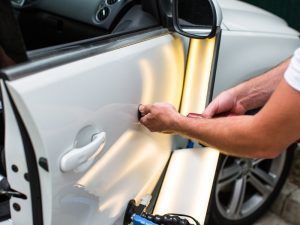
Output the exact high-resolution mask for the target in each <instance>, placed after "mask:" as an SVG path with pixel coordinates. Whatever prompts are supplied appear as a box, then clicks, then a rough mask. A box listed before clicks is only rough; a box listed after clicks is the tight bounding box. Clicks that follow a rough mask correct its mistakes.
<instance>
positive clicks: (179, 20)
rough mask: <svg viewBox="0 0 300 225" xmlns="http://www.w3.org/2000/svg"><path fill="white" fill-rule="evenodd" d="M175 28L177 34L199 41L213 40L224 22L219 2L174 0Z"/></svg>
mask: <svg viewBox="0 0 300 225" xmlns="http://www.w3.org/2000/svg"><path fill="white" fill-rule="evenodd" d="M172 4H173V5H172V10H173V12H172V14H173V26H174V29H175V31H176V32H177V33H179V34H181V35H184V36H187V37H190V38H197V39H204V38H211V37H214V36H215V34H216V30H217V28H218V27H220V24H221V21H222V11H221V9H220V6H219V5H218V3H217V0H173V3H172Z"/></svg>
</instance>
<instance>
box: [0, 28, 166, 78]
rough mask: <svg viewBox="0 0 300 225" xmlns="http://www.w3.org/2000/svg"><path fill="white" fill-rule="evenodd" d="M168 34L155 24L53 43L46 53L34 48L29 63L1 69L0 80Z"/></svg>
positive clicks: (30, 73)
mask: <svg viewBox="0 0 300 225" xmlns="http://www.w3.org/2000/svg"><path fill="white" fill-rule="evenodd" d="M168 33H170V32H169V31H168V30H167V29H165V28H163V27H155V28H148V29H143V30H139V31H134V32H128V33H125V34H124V33H122V34H110V35H106V36H102V37H97V38H92V39H87V40H83V41H78V42H72V43H68V44H65V45H59V46H54V47H50V48H46V49H44V52H43V49H39V50H35V51H36V52H34V51H32V52H29V55H30V56H31V57H32V58H31V59H30V60H29V61H28V62H24V63H21V64H18V65H15V66H11V67H9V68H5V69H2V70H0V79H3V80H7V81H14V80H17V79H21V78H24V77H27V76H30V75H32V74H34V73H37V72H41V71H43V70H46V69H51V68H54V67H57V66H60V65H63V64H67V63H70V62H73V61H77V60H80V59H84V58H88V57H91V56H94V55H98V54H102V53H105V52H109V51H113V50H116V49H119V48H123V47H126V46H129V45H133V44H137V43H140V42H143V41H146V40H149V39H153V38H157V37H159V36H163V35H166V34H168Z"/></svg>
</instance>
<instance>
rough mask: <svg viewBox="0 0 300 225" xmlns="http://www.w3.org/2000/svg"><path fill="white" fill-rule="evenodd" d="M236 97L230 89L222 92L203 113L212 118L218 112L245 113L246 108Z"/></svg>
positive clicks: (218, 113)
mask: <svg viewBox="0 0 300 225" xmlns="http://www.w3.org/2000/svg"><path fill="white" fill-rule="evenodd" d="M238 97H239V96H238V94H237V93H235V92H234V91H233V90H232V89H231V90H227V91H224V92H222V93H221V94H219V95H218V96H217V97H216V98H215V99H214V100H213V101H212V102H211V103H210V104H209V105H208V106H207V107H206V109H205V110H204V112H203V115H204V116H205V117H208V118H212V117H215V116H218V115H220V114H237V115H242V114H245V112H246V111H247V110H246V109H245V107H244V106H243V105H242V103H241V102H240V101H239V100H238Z"/></svg>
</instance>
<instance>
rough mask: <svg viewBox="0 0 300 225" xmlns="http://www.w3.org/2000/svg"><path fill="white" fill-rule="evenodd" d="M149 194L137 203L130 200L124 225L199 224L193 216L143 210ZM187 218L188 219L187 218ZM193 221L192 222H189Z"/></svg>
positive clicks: (149, 196) (148, 201)
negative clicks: (157, 213) (162, 213)
mask: <svg viewBox="0 0 300 225" xmlns="http://www.w3.org/2000/svg"><path fill="white" fill-rule="evenodd" d="M150 200H151V195H146V196H145V197H144V198H142V200H141V202H140V204H139V205H136V202H135V200H133V199H132V200H130V201H129V203H128V205H127V209H126V212H125V216H124V223H123V224H124V225H129V224H130V223H133V225H200V223H199V222H198V221H197V220H196V219H195V218H193V217H191V216H189V215H184V214H173V213H168V214H165V215H152V214H150V213H146V212H145V210H146V208H147V206H148V204H149V203H150ZM188 219H189V220H188ZM190 221H193V222H194V223H190Z"/></svg>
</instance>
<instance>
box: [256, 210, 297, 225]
mask: <svg viewBox="0 0 300 225" xmlns="http://www.w3.org/2000/svg"><path fill="white" fill-rule="evenodd" d="M253 225H293V224H291V223H287V222H285V221H284V220H282V219H281V218H279V217H278V216H277V215H275V214H274V213H272V212H268V213H267V214H266V215H265V216H264V217H263V218H261V219H260V220H259V221H258V222H256V223H255V224H253Z"/></svg>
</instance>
